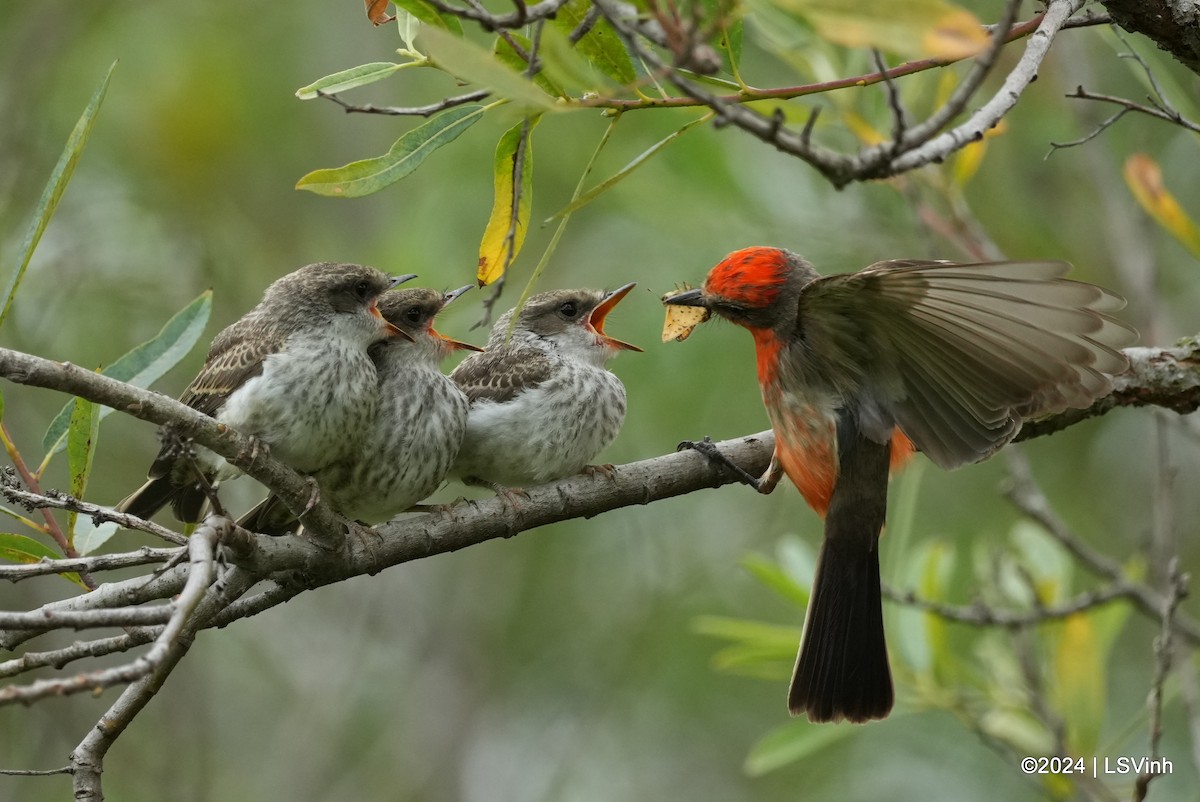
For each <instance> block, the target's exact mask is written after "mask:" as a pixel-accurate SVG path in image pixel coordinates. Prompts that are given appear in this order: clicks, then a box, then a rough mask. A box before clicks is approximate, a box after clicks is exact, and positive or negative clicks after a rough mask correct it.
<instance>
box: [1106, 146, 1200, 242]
mask: <svg viewBox="0 0 1200 802" xmlns="http://www.w3.org/2000/svg"><path fill="white" fill-rule="evenodd" d="M1125 183H1127V184H1128V185H1129V189H1130V190H1131V191H1132V192H1133V197H1134V198H1136V199H1137V202H1138V203H1139V204H1141V206H1142V208H1143V209H1145V210H1146V212H1147V213H1149V215H1150V216H1151V217H1153V218H1154V219H1155V220H1156V221H1157V222H1158V224H1159V225H1160V226H1162V227H1163V228H1165V229H1166V230H1167V231H1168V232H1170V234H1171V236H1173V237H1175V239H1177V240H1179V241H1180V242H1181V243H1182V244H1183V247H1185V248H1187V249H1188V250H1189V251H1190V252H1191V254H1192V255H1193V256H1195V257H1196V258H1197V259H1200V228H1197V227H1196V223H1195V221H1194V220H1192V219H1191V218H1190V217H1189V216H1188V214H1187V212H1185V211H1184V210H1183V208H1182V207H1181V206H1180V205H1179V201H1177V200H1175V196H1174V195H1172V194H1171V192H1170V191H1169V190H1168V189H1167V188H1166V186H1165V185H1164V184H1163V180H1162V170H1160V169H1159V167H1158V164H1157V163H1156V162H1155V161H1154V160H1153V159H1151V158H1150V157H1149V156H1147V155H1145V154H1144V153H1135V154H1133V155H1132V156H1130V157H1129V158H1128V159H1126V160H1125Z"/></svg>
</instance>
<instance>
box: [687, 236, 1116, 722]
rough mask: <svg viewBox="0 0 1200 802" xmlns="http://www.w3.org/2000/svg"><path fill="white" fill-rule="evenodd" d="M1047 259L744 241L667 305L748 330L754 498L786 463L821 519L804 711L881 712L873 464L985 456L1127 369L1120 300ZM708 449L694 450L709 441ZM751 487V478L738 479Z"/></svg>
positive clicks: (798, 709) (879, 470)
mask: <svg viewBox="0 0 1200 802" xmlns="http://www.w3.org/2000/svg"><path fill="white" fill-rule="evenodd" d="M1068 268H1069V265H1067V264H1066V263H1064V262H992V263H978V264H952V263H949V262H929V261H915V260H914V261H892V262H879V263H877V264H874V265H871V266H870V267H867V268H865V269H863V270H861V271H859V272H857V273H850V274H847V275H840V276H827V277H821V276H820V275H819V274H818V273H817V272H816V271H815V270H814V269H813V267H812V265H810V264H809V263H808V262H806V261H805V260H804V259H802V258H801V257H799V256H797V255H796V254H794V253H790V252H788V251H784V250H780V249H778V248H746V249H744V250H740V251H736V252H734V253H732V254H730V255H729V256H727V257H726V258H725V259H724V260H723V261H722V262H721V263H720V264H718V265H717V266H716V267H714V268H713V269H712V270H711V271H710V272H709V274H708V278H707V279H706V280H705V282H704V287H703V289H697V290H689V291H686V292H683V293H681V294H677V295H674V296H673V297H670V298H667V299H666V303H670V304H677V305H683V306H697V307H703V308H704V309H707V310H709V311H710V312H712V313H715V314H717V315H720V316H721V317H724V318H726V319H727V320H730V321H732V322H734V323H737V324H738V325H740V326H742V327H744V328H746V329H749V331H750V333H751V335H753V337H754V344H755V350H756V352H757V357H758V380H759V384H760V386H761V389H762V397H763V401H764V403H765V404H766V407H767V413H768V415H769V417H770V419H771V426H772V428H773V429H774V430H775V453H774V456H773V458H772V460H771V467H770V468H769V469H768V470H767V473H765V474H764V475H763V476H762V478H761V479H759V480H757V482H754V484H755V486H756V487H757V488H758V489H759V490H760V492H764V493H769V492H771V490H772V489H773V488H774V487H775V484H776V483H777V482H778V480H779V478H780V476H781V473H786V474H787V475H788V477H789V478H790V479H791V480H792V482H793V483H794V484H795V485H796V487H797V488H799V490H800V492H801V494H803V496H804V498H805V500H806V501H807V502H808V503H809V505H810V506H811V507H812V508H813V509H814V510H816V511H817V512H818V513H819V514H821V515H822V516H824V518H825V538H824V541H823V543H822V546H821V555H820V558H819V560H818V563H817V572H816V576H815V577H814V579H813V588H812V595H811V597H810V599H809V606H808V614H807V617H806V621H805V627H804V637H803V641H802V643H801V645H800V654H799V657H798V658H797V660H796V667H795V671H794V673H793V675H792V683H791V687H790V689H789V691H788V707H789V709H790V710H791V712H792V713H793V714H794V715H799V714H801V713H807V714H808V717H809V719H810V720H812V721H838V720H840V719H843V718H844V719H848V720H850V721H867V720H869V719H875V718H883V717H884V716H886V715H887V714H888V712H889V711H890V710H891V707H892V701H893V691H892V679H891V672H890V670H889V668H888V659H887V646H886V644H885V642H884V632H883V612H882V607H881V599H880V588H879V551H878V546H879V536H880V533H881V531H882V528H883V524H884V517H885V512H886V507H887V483H888V472H889V469H890V468H895V467H896V466H898V465H899V464H900V463H901V462H903V461H904V460H905V459H906V458H907V457H908V456H910V454H911V453H912V451H913V449H914V447H915V448H916V449H918V450H920V451H922V452H924V453H925V454H926V455H927V456H928V457H929V458H930V459H932V460H933V461H934V462H935V463H937V464H938V465H939V466H941V467H942V468H947V469H949V468H957V467H958V466H960V465H965V464H967V463H971V462H978V461H979V460H982V459H985V458H986V457H989V456H991V455H992V454H993V453H995V451H996V450H997V449H999V448H1000V447H1001V446H1003V445H1004V444H1005V443H1007V442H1008V441H1010V440H1011V439H1012V438H1013V437H1014V436H1015V435H1016V434H1017V432H1018V430H1020V428H1021V422H1022V419H1023V418H1027V417H1031V416H1036V415H1042V414H1046V413H1049V412H1054V411H1058V410H1062V409H1065V408H1067V407H1077V408H1082V407H1086V406H1088V405H1089V404H1091V402H1092V401H1093V400H1094V399H1096V398H1098V397H1100V396H1103V395H1105V394H1107V393H1108V392H1109V391H1110V390H1111V389H1112V384H1111V381H1110V379H1109V376H1108V375H1106V374H1113V373H1120V372H1122V371H1124V370H1125V369H1126V368H1127V367H1128V362H1127V360H1126V358H1125V356H1124V355H1123V354H1121V353H1120V352H1119V351H1118V350H1117V349H1119V348H1120V347H1122V346H1125V345H1128V344H1130V343H1132V342H1133V341H1134V340H1135V339H1136V338H1137V333H1136V332H1135V331H1134V330H1133V329H1131V328H1129V327H1128V326H1126V325H1125V324H1124V323H1121V322H1120V321H1118V320H1116V319H1115V318H1113V317H1110V316H1109V314H1108V313H1109V312H1111V311H1113V310H1116V309H1120V308H1121V307H1122V306H1123V305H1124V301H1123V300H1122V299H1121V298H1119V297H1118V296H1116V295H1114V294H1112V293H1111V292H1108V291H1107V290H1104V289H1101V288H1100V287H1096V286H1094V285H1091V284H1085V283H1082V282H1078V281H1070V280H1067V279H1064V278H1062V275H1063V274H1064V273H1066V271H1067V269H1068ZM709 450H710V452H711V448H710V449H709ZM752 481H753V480H752Z"/></svg>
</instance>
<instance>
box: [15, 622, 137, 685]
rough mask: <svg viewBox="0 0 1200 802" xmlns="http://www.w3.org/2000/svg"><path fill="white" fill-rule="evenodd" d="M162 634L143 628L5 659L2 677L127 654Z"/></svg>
mask: <svg viewBox="0 0 1200 802" xmlns="http://www.w3.org/2000/svg"><path fill="white" fill-rule="evenodd" d="M160 631H161V629H160V628H158V627H139V628H136V629H131V630H130V631H129V632H127V633H126V634H124V635H114V636H113V637H111V638H99V639H97V640H91V641H76V642H75V643H73V644H71V645H70V646H66V647H64V648H62V649H51V650H50V651H45V652H26V653H25V654H23V655H21V656H20V657H17V658H14V659H12V660H5V661H4V662H2V663H0V677H15V676H17V675H18V674H24V673H25V672H26V671H32V670H33V669H35V668H46V667H49V666H53V667H54V668H62V667H63V666H65V665H67V664H69V663H73V662H75V661H76V660H83V659H85V658H89V657H103V656H104V655H107V654H116V653H118V652H127V651H129V650H130V649H133V648H135V647H137V646H142V645H144V644H147V643H149V642H150V641H152V640H154V639H155V638H156V637H158V634H159V632H160Z"/></svg>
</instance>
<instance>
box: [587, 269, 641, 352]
mask: <svg viewBox="0 0 1200 802" xmlns="http://www.w3.org/2000/svg"><path fill="white" fill-rule="evenodd" d="M636 286H637V282H636V281H631V282H629V283H628V284H626V285H625V286H624V287H618V288H617V289H615V290H613V291H612V292H610V293H609V294H608V295H605V296H604V300H603V301H601V302H600V303H599V304H597V305H596V308H595V309H593V310H592V313H591V314H590V315H588V319H587V325H588V326H590V327H591V329H592V330H593V331H594V332H596V334H597V335H599V337H600V339H601V340H602V341H604V343H605V344H606V345H608V346H609V347H611V348H622V349H624V350H626V351H641V350H642V349H641V348H638V347H637V346H636V345H632V344H630V343H627V342H622V341H621V340H618V339H616V338H615V337H609V336H608V335H607V334H605V333H604V318H606V317H608V313H609V312H611V311H612V310H613V308H614V307H615V306H616V305H617V304H619V303H620V302H621V299H622V298H624V297H625V296H626V295H628V294H629V291H630V290H632V289H633V288H634V287H636Z"/></svg>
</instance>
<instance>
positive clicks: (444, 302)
mask: <svg viewBox="0 0 1200 802" xmlns="http://www.w3.org/2000/svg"><path fill="white" fill-rule="evenodd" d="M474 287H475V285H474V284H468V285H467V286H465V287H459V288H458V289H457V290H450V292H448V293H446V294H445V296H444V297H443V300H442V306H446V305H447V304H448V303H450V302H451V301H453V300H454V299H455V298H457V297H458V296H460V295H462V294H463V293H464V292H466V291H467V290H470V289H473V288H474Z"/></svg>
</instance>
